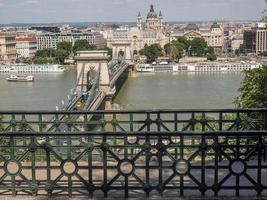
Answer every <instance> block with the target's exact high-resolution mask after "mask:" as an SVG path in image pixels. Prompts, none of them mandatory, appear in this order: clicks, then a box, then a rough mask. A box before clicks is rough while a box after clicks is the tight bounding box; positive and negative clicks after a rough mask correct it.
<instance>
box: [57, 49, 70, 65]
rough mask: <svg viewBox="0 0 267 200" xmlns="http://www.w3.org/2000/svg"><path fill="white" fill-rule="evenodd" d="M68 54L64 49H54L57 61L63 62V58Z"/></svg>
mask: <svg viewBox="0 0 267 200" xmlns="http://www.w3.org/2000/svg"><path fill="white" fill-rule="evenodd" d="M69 55H70V54H69V53H68V52H67V51H66V50H64V49H57V51H56V60H57V61H58V63H60V64H64V61H65V59H66V58H68V57H69Z"/></svg>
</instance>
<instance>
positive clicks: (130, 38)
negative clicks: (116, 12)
mask: <svg viewBox="0 0 267 200" xmlns="http://www.w3.org/2000/svg"><path fill="white" fill-rule="evenodd" d="M136 25H137V26H136V27H122V28H119V29H116V30H110V31H108V32H107V33H106V35H107V37H106V39H107V46H108V47H110V48H112V50H113V58H114V59H118V57H119V56H118V55H119V54H120V52H123V55H124V59H125V60H133V58H134V57H135V55H138V52H139V51H140V50H141V49H143V48H144V46H145V45H146V44H147V45H152V44H159V45H160V46H161V47H162V48H163V47H164V45H165V44H167V43H168V42H169V38H168V37H166V36H165V35H164V33H163V17H162V13H161V12H159V15H158V14H157V13H156V12H155V10H154V6H153V5H151V6H150V10H149V12H148V14H147V17H146V21H145V24H144V26H143V24H142V17H141V13H140V12H139V13H138V15H137V24H136Z"/></svg>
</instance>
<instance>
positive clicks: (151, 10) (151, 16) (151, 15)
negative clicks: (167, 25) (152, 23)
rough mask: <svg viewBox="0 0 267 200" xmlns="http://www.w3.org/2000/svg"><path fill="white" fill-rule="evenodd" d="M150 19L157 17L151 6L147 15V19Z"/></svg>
mask: <svg viewBox="0 0 267 200" xmlns="http://www.w3.org/2000/svg"><path fill="white" fill-rule="evenodd" d="M150 18H158V15H157V13H156V12H155V10H154V7H153V5H151V6H150V11H149V13H148V14H147V19H150Z"/></svg>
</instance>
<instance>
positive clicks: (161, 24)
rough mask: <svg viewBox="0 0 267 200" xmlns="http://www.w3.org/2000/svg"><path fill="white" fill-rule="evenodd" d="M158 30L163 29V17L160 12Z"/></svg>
mask: <svg viewBox="0 0 267 200" xmlns="http://www.w3.org/2000/svg"><path fill="white" fill-rule="evenodd" d="M159 29H160V30H162V29H163V17H162V13H161V11H160V12H159Z"/></svg>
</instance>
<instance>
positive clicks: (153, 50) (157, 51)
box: [140, 44, 162, 63]
mask: <svg viewBox="0 0 267 200" xmlns="http://www.w3.org/2000/svg"><path fill="white" fill-rule="evenodd" d="M142 51H143V52H142ZM142 51H141V52H140V54H141V53H143V55H145V56H146V57H147V62H148V63H151V62H154V61H156V59H157V58H158V57H160V56H162V48H161V46H160V45H159V44H152V45H150V46H148V45H147V44H146V45H145V47H144V49H143V50H142ZM141 55H142V54H141Z"/></svg>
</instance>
